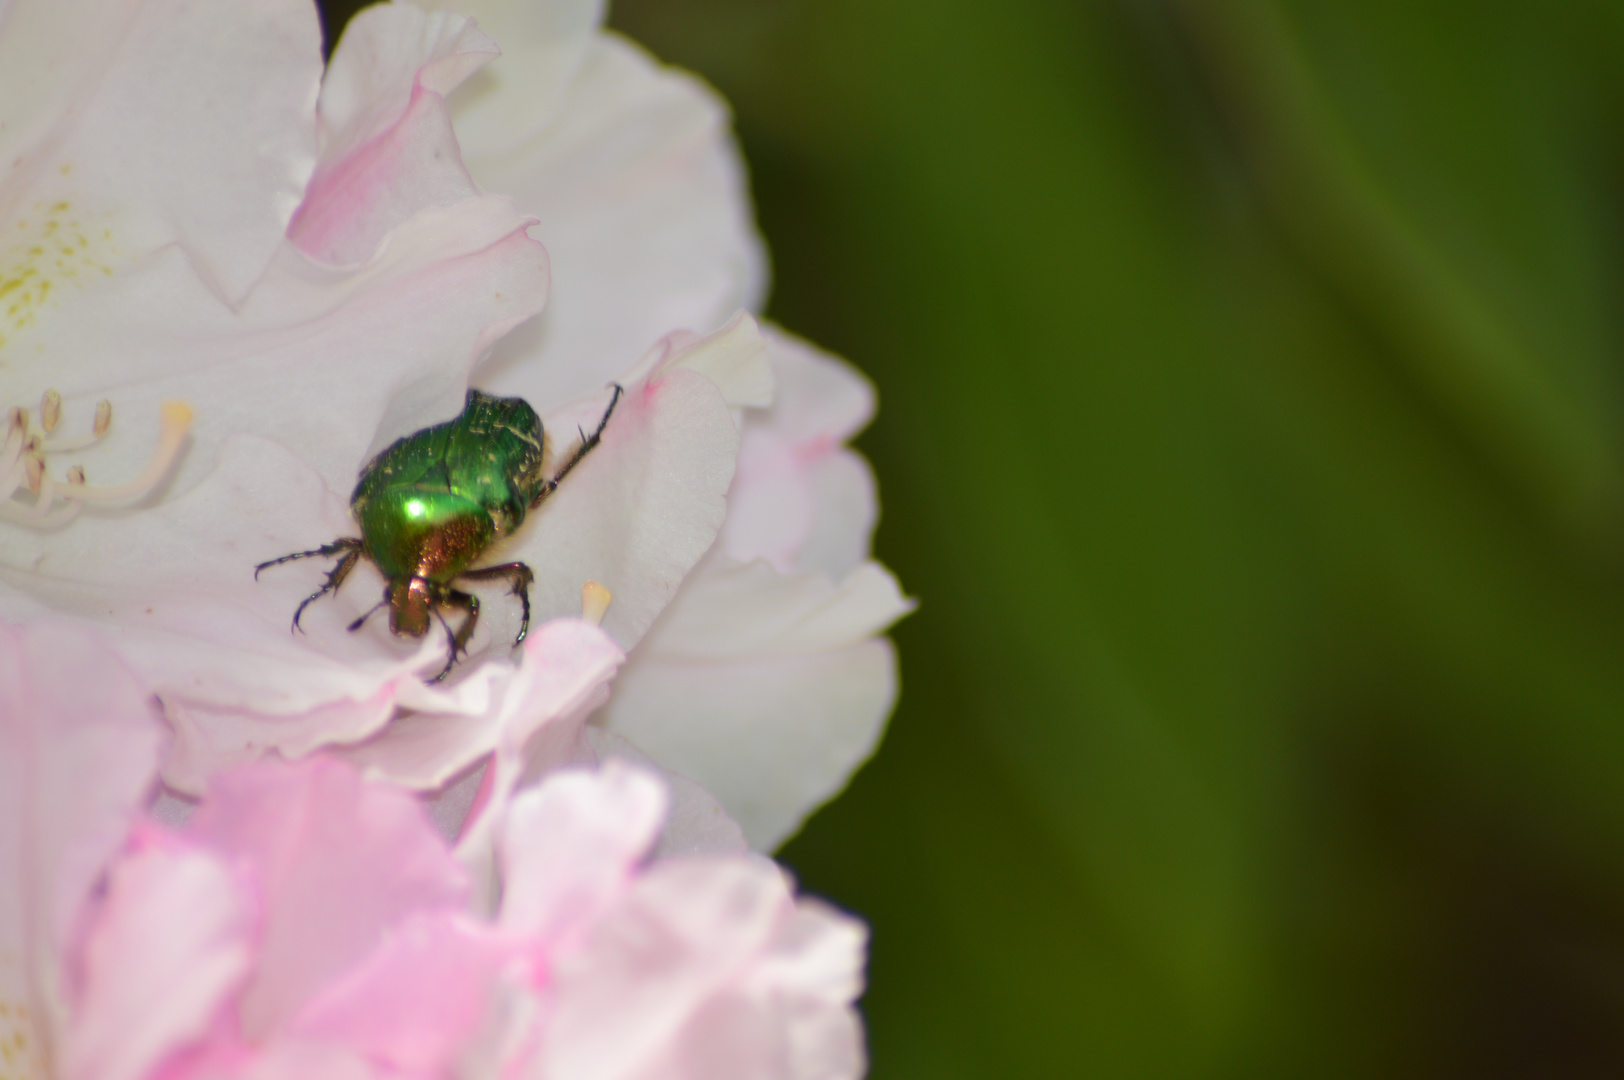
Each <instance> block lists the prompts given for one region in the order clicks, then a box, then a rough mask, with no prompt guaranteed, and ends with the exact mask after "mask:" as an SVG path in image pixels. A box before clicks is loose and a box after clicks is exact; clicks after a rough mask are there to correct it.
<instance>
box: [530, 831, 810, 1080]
mask: <svg viewBox="0 0 1624 1080" xmlns="http://www.w3.org/2000/svg"><path fill="white" fill-rule="evenodd" d="M792 911H793V906H792V902H791V900H790V898H789V894H788V891H787V889H786V888H785V886H784V881H783V878H782V877H781V875H780V874H779V872H778V870H777V868H776V867H774V866H773V865H772V864H771V863H768V862H765V861H762V862H756V861H754V860H750V859H737V858H734V859H715V858H698V859H673V860H669V861H665V862H660V863H656V864H654V865H653V866H652V867H651V868H650V869H649V870H648V871H647V872H646V873H644V874H643V875H642V876H641V877H640V878H638V880H637V882H636V883H635V884H634V885H633V886H632V888H631V890H630V891H629V892H628V893H627V894H626V896H625V897H624V899H623V900H622V901H621V902H620V903H619V904H617V905H616V906H615V907H614V908H613V909H612V910H611V911H609V912H607V913H606V914H605V915H604V917H603V918H602V919H600V920H599V921H598V923H597V924H596V926H595V927H594V928H593V930H592V932H591V933H590V935H589V936H588V937H587V939H586V940H585V941H583V942H582V944H581V946H580V947H579V948H578V949H576V950H572V951H571V952H568V953H566V954H564V955H561V956H560V957H559V958H558V959H557V960H556V961H555V963H554V965H553V969H552V983H553V993H554V995H555V1004H554V1007H553V1013H552V1016H551V1017H550V1019H549V1022H548V1025H547V1029H546V1032H545V1036H544V1040H543V1044H542V1048H541V1051H540V1054H541V1062H542V1070H541V1074H542V1075H545V1076H547V1077H549V1080H633V1078H638V1080H641V1078H644V1077H648V1078H650V1080H652V1078H654V1077H662V1078H666V1080H687V1078H688V1077H693V1078H694V1080H699V1078H700V1077H705V1080H723V1078H726V1077H729V1076H741V1077H744V1076H750V1077H757V1076H774V1075H777V1074H775V1073H772V1072H765V1073H764V1072H760V1071H757V1069H756V1068H755V1067H756V1066H757V1064H758V1062H756V1061H753V1060H750V1057H754V1056H756V1055H750V1056H749V1057H746V1059H745V1060H743V1061H739V1062H738V1064H739V1065H740V1066H742V1068H740V1069H739V1071H737V1072H735V1071H733V1069H732V1068H729V1067H727V1066H726V1062H725V1060H721V1061H718V1060H711V1061H708V1062H706V1064H707V1065H710V1066H720V1067H722V1068H723V1071H721V1072H717V1073H703V1072H691V1071H689V1070H688V1069H687V1068H686V1065H687V1064H688V1062H686V1061H685V1060H684V1058H685V1057H688V1056H691V1055H689V1054H685V1053H684V1049H685V1048H684V1043H685V1041H686V1035H687V1031H688V1029H689V1027H690V1025H692V1024H694V1023H695V1021H696V1019H700V1018H702V1017H703V1016H704V1015H705V1013H706V1011H707V1009H708V1008H709V1007H710V1006H711V1005H712V1003H713V1002H714V1001H715V1000H716V999H717V998H718V997H719V996H721V995H724V994H726V993H727V991H728V990H729V989H730V988H731V986H732V985H733V984H734V983H736V982H737V981H738V980H740V979H741V978H743V977H744V976H745V975H746V974H747V972H748V971H749V969H750V967H751V965H752V962H753V961H754V960H755V958H756V957H757V956H758V955H759V954H761V953H763V952H765V951H766V950H768V949H769V948H770V947H771V943H772V941H773V939H774V937H775V936H776V934H777V932H778V930H779V927H780V926H781V925H782V923H783V922H784V921H785V920H786V918H787V916H788V915H789V914H790V913H791V912H792ZM734 1034H735V1035H737V1034H740V1032H738V1031H735V1032H734ZM742 1034H745V1035H746V1036H750V1035H751V1034H752V1033H749V1032H743V1033H742ZM755 1037H756V1038H760V1037H761V1036H760V1034H756V1035H755ZM733 1049H735V1050H745V1051H748V1050H750V1049H751V1047H750V1046H749V1042H748V1041H746V1042H745V1043H744V1045H742V1046H741V1045H735V1046H734V1047H733ZM717 1056H718V1057H724V1058H725V1055H717Z"/></svg>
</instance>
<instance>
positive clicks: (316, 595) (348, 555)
mask: <svg viewBox="0 0 1624 1080" xmlns="http://www.w3.org/2000/svg"><path fill="white" fill-rule="evenodd" d="M360 560H361V545H360V541H356V546H355V547H353V548H351V549H350V550H348V551H346V552H345V553H344V557H343V558H342V559H339V560H338V564H337V565H336V566H334V567H333V568H332V569H331V570H329V571H328V572H327V583H326V584H325V585H323V586H322V587H321V588H319V589H317V590H316V591H315V592H313V593H311V594H310V595H309V596H307V597H305V598H304V600H303V601H301V602H300V604H299V606H298V607H297V608H295V609H294V610H293V629H295V630H297V631H299V633H301V634H302V633H304V627H302V626H300V625H299V616H301V615H303V614H304V609H305V608H307V607H309V606H310V605H311V603H312V602H314V601H316V600H320V599H321V598H322V597H324V596H326V595H327V594H328V593H330V592H337V591H338V587H339V586H340V585H342V584H344V579H345V578H347V577H349V576H350V571H351V570H354V569H355V564H356V563H357V562H359V561H360ZM369 614H370V613H369Z"/></svg>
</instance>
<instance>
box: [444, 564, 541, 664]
mask: <svg viewBox="0 0 1624 1080" xmlns="http://www.w3.org/2000/svg"><path fill="white" fill-rule="evenodd" d="M493 578H506V579H507V581H508V584H509V585H510V586H511V588H510V589H509V590H508V591H509V592H511V593H512V594H513V595H514V596H517V597H518V598H519V607H520V609H521V614H520V616H519V636H518V637H516V638H514V639H513V644H515V645H522V644H523V643H524V636H525V635H526V634H528V633H529V632H530V586H531V585H532V584H534V583H535V580H536V575H535V573H534V572H533V571H532V570H531V569H530V567H528V566H526V565H525V564H524V563H522V562H510V563H503V564H502V565H501V566H486V567H481V568H480V569H478V570H465V571H463V572H462V573H460V574H458V575H457V580H459V581H490V580H491V579H493Z"/></svg>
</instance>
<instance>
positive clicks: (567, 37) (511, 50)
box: [424, 0, 604, 154]
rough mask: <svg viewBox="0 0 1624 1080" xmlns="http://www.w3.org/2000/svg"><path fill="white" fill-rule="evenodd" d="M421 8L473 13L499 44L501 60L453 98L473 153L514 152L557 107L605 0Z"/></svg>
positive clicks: (475, 1)
mask: <svg viewBox="0 0 1624 1080" xmlns="http://www.w3.org/2000/svg"><path fill="white" fill-rule="evenodd" d="M424 6H426V7H429V8H444V9H448V10H451V11H459V12H462V13H464V14H467V15H472V16H473V17H474V18H475V19H478V20H479V24H480V26H481V27H483V28H484V29H485V31H486V32H487V33H489V34H490V35H491V36H492V37H494V38H495V39H496V40H497V41H498V42H499V43H500V44H501V46H502V54H503V59H502V60H501V61H500V62H498V63H495V64H492V65H491V66H490V67H488V68H486V69H485V70H484V71H482V72H480V73H479V75H478V76H477V77H476V78H475V79H474V80H473V82H471V83H470V84H468V85H466V86H464V87H463V88H462V89H461V91H460V92H459V93H458V94H457V95H456V96H455V97H454V98H453V102H452V103H453V106H454V108H455V110H456V117H457V137H458V139H459V140H460V141H461V142H462V145H463V147H464V149H465V150H466V151H467V152H468V153H470V154H491V153H499V152H501V151H504V150H509V149H511V148H512V147H514V146H516V145H518V144H519V143H520V142H522V141H523V140H525V139H526V138H529V137H530V136H532V135H533V134H535V132H536V130H537V129H538V128H539V127H540V126H541V125H543V124H545V123H546V122H547V121H548V120H549V119H551V118H552V115H553V112H554V111H555V110H556V109H557V108H558V107H559V103H560V101H561V99H562V97H563V94H564V91H565V88H566V87H567V86H568V85H569V82H570V80H571V79H572V78H573V77H574V76H575V73H576V71H577V70H578V69H579V68H580V66H581V63H582V60H583V59H584V57H585V55H586V53H587V51H588V47H589V45H590V44H591V42H592V39H593V37H594V35H595V33H596V31H597V29H598V26H599V24H600V23H602V22H603V9H604V4H603V0H547V2H546V3H535V2H532V0H431V2H430V3H428V4H425V5H424Z"/></svg>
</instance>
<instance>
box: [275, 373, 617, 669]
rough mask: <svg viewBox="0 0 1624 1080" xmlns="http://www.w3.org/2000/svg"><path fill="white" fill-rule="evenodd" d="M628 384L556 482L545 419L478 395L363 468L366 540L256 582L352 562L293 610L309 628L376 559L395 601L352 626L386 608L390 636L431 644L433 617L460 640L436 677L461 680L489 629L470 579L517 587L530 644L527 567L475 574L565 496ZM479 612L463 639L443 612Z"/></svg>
mask: <svg viewBox="0 0 1624 1080" xmlns="http://www.w3.org/2000/svg"><path fill="white" fill-rule="evenodd" d="M620 395H621V388H620V386H619V385H616V386H615V388H614V396H613V397H612V398H610V400H609V407H608V408H607V409H606V410H604V414H603V419H602V420H600V421H599V422H598V427H597V430H596V431H594V432H593V433H592V434H591V435H588V434H587V433H586V432H585V431H582V432H581V441H580V443H579V445H577V446H576V448H575V452H574V453H573V454H571V455H570V457H569V460H567V461H565V462H564V464H563V466H562V467H561V468H560V469H559V470H558V471H557V472H556V473H554V474H553V475H552V476H551V477H544V476H543V475H542V469H543V468H544V467H545V462H544V460H543V459H544V457H545V451H544V440H543V431H542V426H541V417H539V416H537V415H536V410H535V409H533V408H531V407H530V404H529V403H528V402H526V401H525V400H524V399H523V398H516V397H515V398H500V397H493V396H491V395H490V394H486V393H483V392H482V391H479V390H469V391H468V398H467V400H466V402H465V403H464V405H463V409H462V415H460V416H458V417H457V418H456V419H454V420H447V421H446V422H445V423H443V424H435V425H434V426H433V427H426V428H424V429H423V430H422V431H419V432H416V433H415V434H412V435H408V436H406V437H405V438H403V439H397V440H396V441H395V442H394V443H392V444H390V445H389V446H388V447H387V448H385V449H384V450H383V451H382V452H381V453H379V454H378V456H377V457H375V458H373V459H372V460H371V461H370V462H368V464H367V466H366V468H364V469H362V470H361V477H360V479H359V480H358V481H357V482H356V485H355V493H354V494H352V495H351V496H350V512H351V513H352V514H354V515H355V520H356V521H357V522H359V523H360V526H361V535H360V536H359V537H342V538H340V539H338V540H334V541H333V542H332V543H330V544H323V545H322V546H321V547H319V548H313V549H312V550H310V551H297V552H294V553H293V554H292V555H283V556H282V557H281V558H279V559H270V560H268V561H266V562H262V563H260V564H259V565H258V566H256V567H254V578H255V580H256V581H257V580H258V579H259V573H260V571H261V570H264V569H266V568H268V567H272V566H276V565H279V564H281V563H285V562H292V561H293V560H295V559H310V558H315V557H317V556H321V557H331V556H334V555H337V556H340V558H339V560H338V563H337V565H335V566H334V567H333V568H332V570H330V571H328V573H327V582H326V584H324V585H323V586H322V587H321V588H319V589H317V590H316V591H315V592H313V593H311V594H310V595H309V596H307V597H305V599H304V601H303V602H302V603H301V604H300V605H299V607H298V608H297V609H296V610H295V611H294V613H293V628H294V629H295V630H301V631H302V629H303V628H302V627H300V626H299V616H301V615H303V614H304V609H305V608H306V607H309V606H310V604H311V603H312V602H314V601H316V600H319V599H321V598H322V597H323V596H326V595H327V594H328V593H330V592H335V591H336V590H337V589H338V587H339V586H340V585H342V584H344V579H345V578H347V577H348V576H349V574H350V571H351V570H353V569H355V564H356V563H357V562H358V561H359V560H361V559H363V558H365V559H370V560H371V561H372V563H373V565H375V566H376V567H377V568H378V570H379V572H380V573H382V574H383V576H384V577H385V578H386V579H387V580H388V582H389V584H388V585H387V586H386V587H385V588H384V594H383V600H382V601H381V602H380V603H379V604H378V605H377V606H376V607H374V608H372V609H371V610H370V611H368V612H367V613H366V614H364V615H362V616H361V617H360V618H359V619H356V620H355V621H354V622H353V623H351V624H350V630H352V631H354V630H359V629H360V628H361V624H362V623H364V622H366V621H367V619H368V618H369V617H370V616H371V615H372V614H373V612H376V611H378V610H379V609H380V608H384V607H387V608H388V609H389V629H390V630H392V631H394V632H395V633H396V634H402V635H407V636H410V637H422V636H423V635H424V634H426V633H427V632H428V629H429V616H430V614H433V615H434V616H435V617H437V618H438V619H439V620H440V622H441V624H442V625H444V626H445V627H446V633H447V635H448V636H450V638H451V655H450V656H448V657H447V658H446V663H445V667H444V668H443V669H442V670H441V672H440V674H438V675H436V676H435V681H436V682H438V681H439V680H441V679H444V678H445V677H446V676H447V675H449V674H450V673H451V668H452V666H453V665H455V664H456V662H457V657H458V655H459V654H461V653H463V652H466V650H467V645H468V639H469V638H470V637H472V636H473V633H474V627H475V626H476V625H477V624H478V622H479V598H478V597H477V596H474V595H473V594H472V593H467V592H463V591H462V590H461V589H458V588H456V587H455V586H454V584H453V583H454V582H458V581H491V580H503V579H505V580H506V581H507V582H508V583H509V585H510V587H511V590H512V593H513V595H514V596H517V597H518V598H519V603H520V604H521V605H522V612H523V614H522V617H521V619H520V622H519V636H518V638H516V639H515V640H514V644H515V645H517V644H519V642H522V641H523V640H524V637H525V634H526V633H527V632H528V631H529V629H530V583H531V582H532V581H534V580H535V574H534V573H532V572H531V570H530V568H529V567H528V566H526V565H525V564H524V563H522V562H511V563H503V564H501V565H500V566H485V567H480V568H478V569H470V567H472V565H473V563H474V561H475V560H476V559H478V558H479V556H480V555H481V554H482V553H483V552H484V551H485V549H486V548H488V547H490V546H491V544H493V543H495V542H496V541H497V540H499V539H501V538H502V537H504V536H507V535H509V534H510V533H512V532H513V531H514V530H515V529H517V528H518V527H519V526H520V525H522V524H524V518H525V515H526V514H527V513H528V512H529V511H530V510H532V509H534V508H535V506H536V504H538V503H540V502H541V501H542V500H543V499H545V498H546V497H547V496H549V495H551V494H552V493H553V492H554V491H555V490H557V488H558V484H559V481H561V480H563V479H564V477H565V476H566V475H567V474H568V473H569V471H570V470H571V469H573V468H575V466H576V465H578V464H579V463H580V461H581V459H582V458H584V457H585V456H586V455H587V454H588V453H589V452H591V450H592V449H593V448H594V447H595V446H597V445H598V441H599V440H600V439H601V438H602V436H603V430H604V428H606V427H608V425H609V417H610V416H611V415H613V414H614V411H615V405H616V404H618V403H619V401H620ZM445 607H455V608H461V609H462V610H464V611H465V612H467V616H466V618H464V619H463V622H462V625H461V626H460V627H458V628H457V630H456V632H455V633H452V631H451V627H450V626H449V625H448V624H446V622H445V616H444V615H442V614H441V613H440V609H441V608H445Z"/></svg>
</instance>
